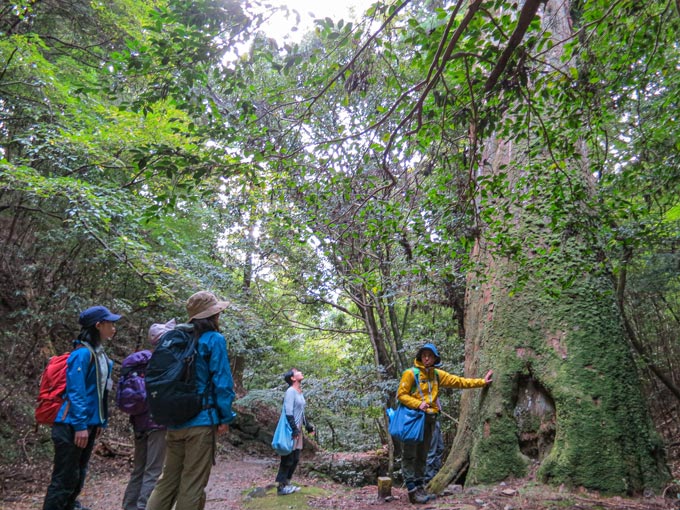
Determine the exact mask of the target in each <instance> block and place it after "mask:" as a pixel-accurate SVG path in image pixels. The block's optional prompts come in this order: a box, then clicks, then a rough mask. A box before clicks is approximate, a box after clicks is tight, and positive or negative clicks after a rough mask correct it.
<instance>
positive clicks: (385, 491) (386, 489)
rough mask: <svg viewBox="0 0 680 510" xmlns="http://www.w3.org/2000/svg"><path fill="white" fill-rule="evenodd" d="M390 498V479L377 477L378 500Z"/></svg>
mask: <svg viewBox="0 0 680 510" xmlns="http://www.w3.org/2000/svg"><path fill="white" fill-rule="evenodd" d="M391 497H392V479H391V478H390V477H388V476H379V477H378V499H387V498H391Z"/></svg>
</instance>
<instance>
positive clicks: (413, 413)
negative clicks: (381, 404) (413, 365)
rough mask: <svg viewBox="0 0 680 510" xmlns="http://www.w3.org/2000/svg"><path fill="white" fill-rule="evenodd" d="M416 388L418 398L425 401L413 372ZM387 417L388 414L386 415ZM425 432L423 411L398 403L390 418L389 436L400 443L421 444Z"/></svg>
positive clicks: (415, 374)
mask: <svg viewBox="0 0 680 510" xmlns="http://www.w3.org/2000/svg"><path fill="white" fill-rule="evenodd" d="M413 375H414V376H415V379H416V386H417V387H418V391H420V396H421V398H422V399H423V400H425V396H424V395H423V390H421V389H420V382H419V377H418V376H419V374H418V373H417V372H416V371H415V370H413ZM388 415H389V413H388ZM424 431H425V411H421V410H420V409H411V408H410V407H406V406H404V405H402V404H401V402H400V403H399V405H398V406H397V410H396V411H394V414H392V415H391V416H390V427H389V432H390V435H391V436H392V437H393V438H394V439H396V440H397V441H401V442H402V443H422V442H423V433H424Z"/></svg>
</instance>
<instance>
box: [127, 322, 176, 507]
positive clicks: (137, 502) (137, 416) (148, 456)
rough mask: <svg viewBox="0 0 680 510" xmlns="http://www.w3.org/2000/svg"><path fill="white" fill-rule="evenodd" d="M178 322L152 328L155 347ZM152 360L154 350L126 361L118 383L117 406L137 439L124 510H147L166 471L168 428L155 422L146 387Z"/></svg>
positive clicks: (150, 341) (150, 336)
mask: <svg viewBox="0 0 680 510" xmlns="http://www.w3.org/2000/svg"><path fill="white" fill-rule="evenodd" d="M175 325H176V324H175V320H174V319H173V320H171V321H170V322H167V323H165V324H153V325H152V326H151V327H150V328H149V335H148V336H149V343H150V344H151V346H152V347H155V346H156V345H158V341H159V340H160V338H161V337H162V336H163V334H164V333H165V332H167V331H170V330H171V329H173V328H174V327H175ZM150 358H151V351H150V350H143V351H138V352H135V353H133V354H130V355H129V356H128V357H127V358H125V360H123V363H122V366H121V376H120V379H119V381H118V391H117V393H116V403H117V405H118V408H119V409H120V410H121V411H123V412H124V413H126V414H129V415H130V424H131V425H132V429H133V432H134V437H135V451H134V461H133V462H134V467H133V469H132V473H131V474H130V481H129V482H128V484H127V487H126V489H125V494H124V496H123V510H145V509H146V502H147V501H148V499H149V496H150V495H151V492H152V491H153V489H154V487H155V486H156V481H157V480H158V477H159V476H160V475H161V472H162V471H163V462H164V460H165V427H164V426H162V425H158V424H157V423H155V422H154V421H153V420H152V419H151V415H150V413H149V405H148V402H147V398H146V389H145V386H144V370H145V369H146V365H147V363H148V362H149V359H150Z"/></svg>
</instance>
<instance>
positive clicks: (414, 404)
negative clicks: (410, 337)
mask: <svg viewBox="0 0 680 510" xmlns="http://www.w3.org/2000/svg"><path fill="white" fill-rule="evenodd" d="M413 365H414V366H415V367H416V368H417V369H418V370H419V371H420V373H419V376H418V379H419V381H420V389H421V391H422V392H423V395H422V396H421V395H420V391H418V388H416V380H415V375H414V373H413V369H412V368H409V369H408V370H404V373H403V374H401V381H400V382H399V388H398V389H397V400H399V402H401V403H402V405H405V406H406V407H410V408H411V409H418V406H420V403H421V402H422V401H423V399H424V400H425V401H426V402H427V403H428V404H430V407H429V409H427V410H426V412H428V413H432V414H437V413H438V412H439V407H438V406H437V403H438V400H437V397H438V396H439V386H442V387H443V388H482V387H483V386H486V381H485V380H484V379H469V378H466V377H458V376H457V375H453V374H449V373H448V372H445V371H444V370H440V369H438V368H434V367H430V368H425V366H424V365H423V364H422V363H421V362H420V361H418V360H414V362H413ZM437 375H438V376H439V377H437Z"/></svg>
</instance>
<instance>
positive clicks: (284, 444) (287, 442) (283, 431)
mask: <svg viewBox="0 0 680 510" xmlns="http://www.w3.org/2000/svg"><path fill="white" fill-rule="evenodd" d="M293 444H294V441H293V429H291V428H290V423H288V419H287V418H286V412H285V410H284V409H281V417H280V418H279V424H278V425H277V426H276V430H275V431H274V438H273V439H272V448H274V451H275V452H276V453H278V454H279V455H281V456H282V457H283V456H285V455H288V454H289V453H290V452H292V451H293Z"/></svg>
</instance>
